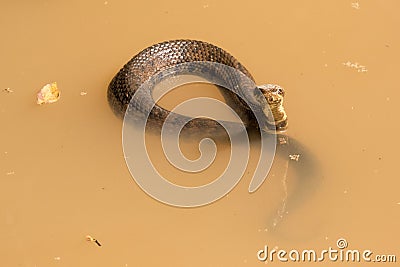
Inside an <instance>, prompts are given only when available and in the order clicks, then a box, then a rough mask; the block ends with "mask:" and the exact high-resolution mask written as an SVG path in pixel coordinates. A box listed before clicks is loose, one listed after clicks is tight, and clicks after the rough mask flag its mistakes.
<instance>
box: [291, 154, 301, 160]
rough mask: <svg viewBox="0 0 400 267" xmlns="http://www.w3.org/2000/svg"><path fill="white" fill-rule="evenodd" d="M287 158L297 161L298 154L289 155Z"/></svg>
mask: <svg viewBox="0 0 400 267" xmlns="http://www.w3.org/2000/svg"><path fill="white" fill-rule="evenodd" d="M289 158H290V159H291V160H294V161H299V158H300V155H299V154H293V155H289Z"/></svg>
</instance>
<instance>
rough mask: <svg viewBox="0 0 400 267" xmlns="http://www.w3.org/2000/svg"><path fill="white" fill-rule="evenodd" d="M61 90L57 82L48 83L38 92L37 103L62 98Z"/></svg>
mask: <svg viewBox="0 0 400 267" xmlns="http://www.w3.org/2000/svg"><path fill="white" fill-rule="evenodd" d="M60 95H61V93H60V91H59V90H58V88H57V83H56V82H53V83H48V84H46V85H45V86H43V88H42V89H40V91H39V93H38V94H37V103H38V104H39V105H42V104H48V103H54V102H57V101H58V100H59V99H60Z"/></svg>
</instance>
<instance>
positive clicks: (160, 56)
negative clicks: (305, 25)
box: [107, 40, 287, 131]
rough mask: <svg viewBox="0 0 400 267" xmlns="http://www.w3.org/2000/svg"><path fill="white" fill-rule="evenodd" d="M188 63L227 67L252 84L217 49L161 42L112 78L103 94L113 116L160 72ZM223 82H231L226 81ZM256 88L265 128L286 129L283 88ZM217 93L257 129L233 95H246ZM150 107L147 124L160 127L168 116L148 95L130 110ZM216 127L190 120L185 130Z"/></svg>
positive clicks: (238, 65) (195, 43)
mask: <svg viewBox="0 0 400 267" xmlns="http://www.w3.org/2000/svg"><path fill="white" fill-rule="evenodd" d="M192 62H215V63H219V64H222V65H224V66H229V67H231V68H234V69H235V70H238V71H240V72H241V73H243V74H244V75H245V76H246V77H248V78H249V79H250V80H251V81H253V82H254V78H253V77H252V75H251V74H250V72H249V71H248V70H247V69H246V68H245V67H244V66H243V65H242V64H241V63H240V62H239V61H238V60H237V59H236V58H234V57H233V56H232V55H230V54H229V53H228V52H226V51H225V50H223V49H222V48H220V47H217V46H215V45H213V44H210V43H207V42H204V41H198V40H171V41H165V42H161V43H157V44H154V45H152V46H150V47H148V48H146V49H144V50H143V51H141V52H140V53H138V54H137V55H136V56H134V57H133V58H132V59H131V60H130V61H128V62H127V63H126V64H125V65H124V66H123V67H122V69H121V70H120V71H119V72H118V73H117V74H116V75H115V77H114V78H113V79H112V81H111V83H110V85H109V87H108V92H107V98H108V102H109V105H110V107H111V108H112V110H113V111H114V113H115V114H117V115H118V116H120V117H123V116H124V114H125V111H126V110H127V108H128V106H129V103H130V101H131V99H132V97H133V95H134V94H135V92H136V91H137V90H138V88H139V87H140V86H141V85H142V84H143V83H144V82H146V81H147V80H148V79H150V78H151V77H153V76H154V75H157V74H158V73H160V72H162V71H163V70H167V69H168V68H171V67H174V66H178V65H179V64H183V63H192ZM189 73H190V71H189ZM214 75H215V74H214ZM217 75H220V76H224V75H225V76H226V73H219V74H217ZM225 78H226V77H225ZM226 79H231V78H230V77H228V78H226ZM256 87H257V88H252V89H253V90H254V89H259V90H256V91H257V92H261V94H262V95H261V97H264V98H265V100H266V101H265V100H264V102H265V103H267V104H268V107H269V108H268V109H265V110H267V111H265V118H266V121H267V123H266V125H267V126H268V128H269V129H273V130H277V131H282V130H285V129H286V127H287V116H286V113H285V110H284V108H283V97H284V91H283V88H281V87H280V86H278V85H273V84H266V85H260V86H256ZM220 89H221V92H222V95H223V97H224V98H225V100H226V102H227V103H228V104H229V105H231V106H233V107H232V108H233V109H234V110H235V111H236V112H237V113H238V114H239V116H240V118H241V120H242V121H243V123H244V124H245V125H246V126H247V127H251V126H255V127H257V126H256V123H255V122H254V120H255V118H254V116H252V114H251V113H252V112H251V109H250V108H249V106H248V105H246V103H245V102H244V101H242V100H241V98H240V97H239V96H238V95H237V94H238V93H249V92H247V91H246V92H240V90H243V89H241V88H239V89H238V90H239V92H237V93H236V94H235V93H232V92H230V91H229V90H224V89H223V88H220ZM246 90H248V89H246ZM249 91H252V90H249ZM150 105H152V106H153V105H154V107H153V108H152V110H151V112H150V115H149V117H148V120H149V121H150V122H153V123H154V124H160V125H162V123H163V122H164V121H165V119H166V118H167V117H168V115H170V111H168V110H166V109H164V108H162V107H161V106H159V105H157V104H156V103H154V99H152V96H151V94H150V93H149V94H148V95H146V96H145V97H144V99H141V100H140V101H139V102H138V103H133V106H134V107H135V108H137V109H141V108H143V107H148V106H150ZM264 105H265V104H264ZM218 125H219V124H218V123H217V122H215V121H214V120H212V119H208V118H196V119H192V120H190V121H189V122H188V123H187V125H186V126H185V127H187V128H191V129H194V130H199V129H206V128H213V127H216V126H218Z"/></svg>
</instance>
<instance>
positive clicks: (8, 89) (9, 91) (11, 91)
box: [4, 87, 14, 93]
mask: <svg viewBox="0 0 400 267" xmlns="http://www.w3.org/2000/svg"><path fill="white" fill-rule="evenodd" d="M4 92H6V93H14V91H13V90H11V89H10V88H9V87H8V88H4Z"/></svg>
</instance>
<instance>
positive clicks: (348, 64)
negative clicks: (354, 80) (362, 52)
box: [342, 61, 368, 72]
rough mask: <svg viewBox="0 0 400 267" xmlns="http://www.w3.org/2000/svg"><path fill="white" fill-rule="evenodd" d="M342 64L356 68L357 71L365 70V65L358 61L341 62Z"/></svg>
mask: <svg viewBox="0 0 400 267" xmlns="http://www.w3.org/2000/svg"><path fill="white" fill-rule="evenodd" d="M342 64H343V65H344V66H346V67H349V68H353V69H356V70H357V72H367V71H368V70H367V67H365V66H364V65H360V64H359V63H358V62H356V63H352V62H350V61H347V62H344V63H342Z"/></svg>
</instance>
